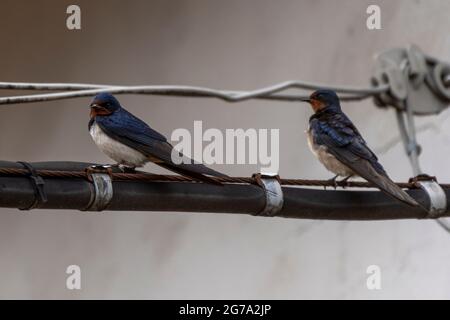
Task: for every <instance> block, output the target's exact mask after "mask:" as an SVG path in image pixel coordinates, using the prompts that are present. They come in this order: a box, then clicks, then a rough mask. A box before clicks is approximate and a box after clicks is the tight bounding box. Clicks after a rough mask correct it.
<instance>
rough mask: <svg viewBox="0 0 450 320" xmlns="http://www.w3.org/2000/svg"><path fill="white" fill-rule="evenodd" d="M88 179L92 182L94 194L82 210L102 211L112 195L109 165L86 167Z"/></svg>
mask: <svg viewBox="0 0 450 320" xmlns="http://www.w3.org/2000/svg"><path fill="white" fill-rule="evenodd" d="M86 173H87V176H88V180H89V181H91V182H92V183H93V184H94V194H93V196H92V198H91V201H90V203H89V205H88V206H87V207H86V208H85V209H84V210H83V211H103V210H105V209H106V208H107V207H108V205H109V203H110V202H111V199H112V197H113V185H112V179H111V173H112V168H111V166H91V167H88V168H86Z"/></svg>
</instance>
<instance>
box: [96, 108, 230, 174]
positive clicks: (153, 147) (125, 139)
mask: <svg viewBox="0 0 450 320" xmlns="http://www.w3.org/2000/svg"><path fill="white" fill-rule="evenodd" d="M96 122H97V124H98V125H99V126H100V128H101V129H102V130H103V131H104V132H105V133H106V134H107V135H108V136H110V137H111V138H113V139H115V140H117V141H119V142H121V143H123V144H125V145H127V146H129V147H131V148H133V149H135V150H137V151H139V152H141V153H143V154H144V155H146V156H147V157H148V158H149V160H150V161H152V162H154V163H156V164H158V165H160V166H162V167H164V168H166V169H169V170H172V171H175V172H178V173H180V174H182V175H186V176H190V177H192V178H196V179H200V178H204V179H202V180H209V181H208V182H213V181H212V179H207V177H204V176H203V175H204V174H206V175H211V176H218V177H223V176H226V175H224V174H222V173H220V172H217V171H215V170H212V169H210V168H208V167H206V166H204V165H202V164H199V163H196V162H194V161H193V160H191V159H190V158H188V157H186V156H184V155H182V154H180V153H179V155H180V156H181V157H182V161H181V163H180V164H177V163H174V162H173V161H172V150H173V146H172V145H171V144H170V143H169V142H168V141H167V139H166V138H165V137H164V136H163V135H162V134H160V133H158V132H157V131H155V130H153V129H152V128H150V127H149V126H148V125H147V124H146V123H145V122H143V121H142V120H140V119H138V118H136V117H135V116H133V115H132V114H131V113H129V112H127V111H126V110H124V109H122V110H121V111H120V113H119V114H117V112H116V113H114V114H113V115H110V116H108V117H97V118H96Z"/></svg>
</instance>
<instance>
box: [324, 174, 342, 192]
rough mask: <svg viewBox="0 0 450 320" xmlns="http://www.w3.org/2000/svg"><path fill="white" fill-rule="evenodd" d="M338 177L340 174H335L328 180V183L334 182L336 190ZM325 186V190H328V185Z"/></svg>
mask: <svg viewBox="0 0 450 320" xmlns="http://www.w3.org/2000/svg"><path fill="white" fill-rule="evenodd" d="M337 177H339V175H338V174H337V175H335V176H334V177H333V178H331V179H328V180H327V182H328V183H332V184H333V187H334V190H336V188H337V186H338V185H337V181H336V179H337ZM323 188H324V189H325V190H327V187H326V186H324V187H323Z"/></svg>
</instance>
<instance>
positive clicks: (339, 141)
mask: <svg viewBox="0 0 450 320" xmlns="http://www.w3.org/2000/svg"><path fill="white" fill-rule="evenodd" d="M304 101H307V102H309V103H310V104H311V106H312V108H313V110H314V114H313V115H312V116H311V117H310V119H309V129H308V131H307V134H308V144H309V147H310V149H311V151H312V152H313V153H314V155H315V156H316V157H317V158H318V159H319V161H320V162H321V163H322V164H323V165H324V166H325V168H327V169H328V170H329V171H331V172H333V173H334V174H336V176H335V177H334V178H332V179H331V180H332V181H334V182H336V178H337V177H338V176H343V177H345V179H344V180H342V181H346V180H347V179H349V178H350V177H352V176H355V175H357V176H360V177H362V178H364V179H366V180H367V181H369V182H372V183H373V184H375V185H376V186H377V187H378V188H380V190H382V191H384V192H385V193H387V194H389V195H391V196H393V197H395V198H397V199H398V200H400V201H403V202H405V203H407V204H409V205H411V206H417V205H418V203H417V202H416V201H415V200H414V199H413V198H411V197H410V196H409V195H408V194H407V193H406V192H405V191H403V190H402V189H401V188H400V187H398V186H397V185H396V184H395V183H394V182H393V181H392V180H391V179H390V178H389V177H388V175H387V173H386V171H385V170H384V168H383V166H382V165H381V164H380V163H379V162H378V159H377V156H376V155H375V154H374V153H373V152H372V151H371V150H370V149H369V147H368V146H367V143H366V141H365V140H364V139H363V137H362V136H361V134H360V133H359V131H358V129H356V127H355V125H354V124H353V123H352V122H351V121H350V119H349V118H348V117H347V116H346V115H345V114H344V113H343V112H342V110H341V106H340V103H339V98H338V96H337V95H336V93H335V92H334V91H331V90H318V91H315V92H314V93H312V94H311V96H310V97H309V99H305V100H304Z"/></svg>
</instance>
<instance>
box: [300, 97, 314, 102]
mask: <svg viewBox="0 0 450 320" xmlns="http://www.w3.org/2000/svg"><path fill="white" fill-rule="evenodd" d="M300 101H302V102H308V103H311V99H309V98H304V99H300Z"/></svg>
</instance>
